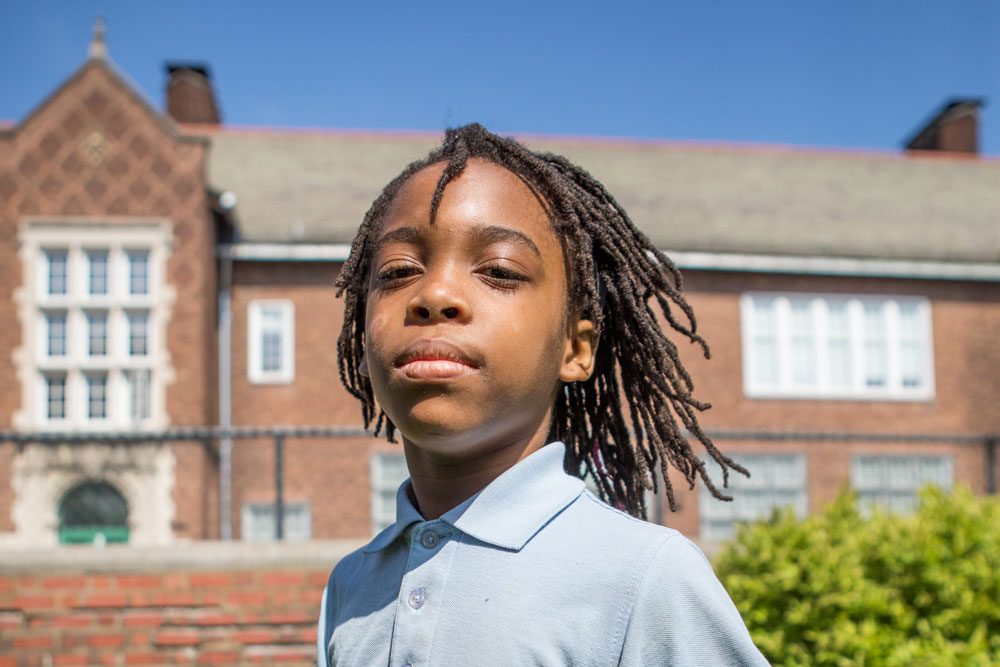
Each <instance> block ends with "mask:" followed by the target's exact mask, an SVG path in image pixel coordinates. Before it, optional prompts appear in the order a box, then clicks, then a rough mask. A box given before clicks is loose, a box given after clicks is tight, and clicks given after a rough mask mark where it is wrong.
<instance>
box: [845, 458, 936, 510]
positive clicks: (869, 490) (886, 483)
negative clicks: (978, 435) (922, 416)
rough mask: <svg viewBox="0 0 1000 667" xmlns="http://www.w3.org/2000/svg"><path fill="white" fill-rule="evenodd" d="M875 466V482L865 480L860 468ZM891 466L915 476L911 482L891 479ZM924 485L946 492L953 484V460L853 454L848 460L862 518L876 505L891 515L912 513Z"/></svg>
mask: <svg viewBox="0 0 1000 667" xmlns="http://www.w3.org/2000/svg"><path fill="white" fill-rule="evenodd" d="M864 463H868V464H869V465H874V466H875V467H876V468H877V469H878V470H877V475H876V477H877V478H878V479H867V477H868V474H867V472H866V471H863V470H862V467H863V464H864ZM892 465H902V466H904V467H908V468H910V472H912V473H914V474H913V475H912V478H911V479H910V480H898V479H895V480H894V479H893V478H892V473H891V471H890V470H889V468H890V466H892ZM927 484H936V485H937V486H939V487H941V488H942V489H944V490H946V491H948V490H950V489H951V487H952V486H953V485H954V484H955V459H954V457H953V456H951V455H950V454H855V455H854V456H852V457H851V488H852V489H854V491H856V492H857V494H858V504H859V506H860V507H861V510H862V512H863V513H865V514H870V513H871V511H872V509H873V508H874V506H876V505H878V506H880V507H882V508H883V509H885V510H888V511H890V512H902V513H906V512H911V511H914V510H915V509H916V508H917V506H918V504H919V497H918V492H919V491H920V489H922V488H923V487H924V486H925V485H927Z"/></svg>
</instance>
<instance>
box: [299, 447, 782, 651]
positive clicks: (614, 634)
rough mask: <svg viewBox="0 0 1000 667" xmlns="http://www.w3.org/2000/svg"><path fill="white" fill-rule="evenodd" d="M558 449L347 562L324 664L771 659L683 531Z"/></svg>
mask: <svg viewBox="0 0 1000 667" xmlns="http://www.w3.org/2000/svg"><path fill="white" fill-rule="evenodd" d="M564 455H565V448H564V446H563V445H562V443H553V444H550V445H547V446H545V447H543V448H542V449H540V450H539V451H537V452H535V453H533V454H532V455H531V456H529V457H527V458H526V459H524V460H523V461H521V462H519V463H518V464H517V465H515V466H514V467H512V468H510V469H509V470H507V471H506V472H505V473H503V474H502V475H501V476H500V477H498V478H497V479H496V480H494V481H493V482H492V483H491V484H490V485H489V486H487V487H486V488H485V489H483V490H482V491H480V492H479V493H478V494H477V495H475V496H473V497H472V498H470V499H469V500H467V501H465V502H464V503H462V504H461V505H459V506H458V507H456V508H454V509H453V510H451V511H449V512H448V513H446V514H444V515H443V516H441V517H440V518H439V519H435V520H434V521H424V519H423V517H421V516H420V513H419V512H417V510H416V508H415V507H414V504H413V501H412V498H411V493H412V491H411V490H410V483H409V481H406V482H404V483H403V485H402V486H401V487H400V488H399V491H398V493H397V497H396V523H395V524H394V525H392V526H390V527H389V528H387V529H385V530H384V531H382V532H381V533H379V535H378V536H376V537H375V539H373V540H372V542H371V543H370V544H369V545H368V546H366V547H364V548H363V549H361V550H359V551H355V552H354V553H352V554H350V555H349V556H347V557H346V558H344V559H343V560H342V561H340V563H338V564H337V566H336V567H335V568H334V570H333V573H332V574H331V575H330V581H329V583H328V584H327V587H326V590H325V591H324V593H323V603H322V610H321V614H320V620H319V657H318V665H319V667H332V666H334V665H336V666H337V667H348V666H350V667H354V666H358V667H371V666H372V665H379V666H381V665H389V666H391V667H406V666H409V667H425V666H427V667H429V666H432V665H433V666H434V667H449V666H453V667H490V666H494V665H495V666H497V667H499V666H501V665H502V666H503V667H513V666H519V665H544V666H552V667H555V666H557V665H558V666H559V667H566V666H567V665H574V666H577V665H581V666H582V665H595V666H597V665H599V666H601V667H606V666H609V665H636V666H639V665H642V666H648V665H766V664H767V661H766V660H765V659H764V657H763V656H762V655H761V654H760V652H759V651H758V650H757V648H756V647H755V646H754V644H753V642H752V641H751V639H750V634H749V633H748V632H747V629H746V626H745V625H744V624H743V620H742V619H741V618H740V615H739V612H738V611H737V610H736V607H735V606H734V605H733V603H732V601H731V600H730V599H729V596H728V595H727V594H726V591H725V590H724V589H723V588H722V585H721V584H720V583H719V580H718V579H717V578H716V577H715V573H714V572H713V571H712V567H711V565H709V563H708V560H706V558H705V556H704V555H702V553H701V551H699V550H698V548H697V547H696V546H695V545H694V544H692V543H691V542H690V541H689V540H687V539H686V538H685V537H683V536H682V535H681V534H680V533H678V532H677V531H675V530H673V529H670V528H665V527H663V526H657V525H654V524H651V523H647V522H645V521H640V520H638V519H635V518H633V517H631V516H629V515H627V514H625V513H623V512H619V511H618V510H615V509H613V508H611V507H609V506H608V505H606V504H604V503H602V502H601V501H600V500H598V499H597V498H596V497H594V496H593V495H592V494H591V493H590V492H589V491H587V490H586V488H585V486H584V483H583V482H582V481H581V480H579V479H577V478H576V477H573V476H571V475H567V474H566V473H565V472H564V471H563V457H564Z"/></svg>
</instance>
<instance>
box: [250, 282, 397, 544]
mask: <svg viewBox="0 0 1000 667" xmlns="http://www.w3.org/2000/svg"><path fill="white" fill-rule="evenodd" d="M339 269H340V265H339V264H334V263H318V262H237V263H236V264H235V266H234V271H233V290H232V313H233V327H232V332H233V334H232V350H233V353H232V354H233V358H232V374H233V375H232V377H233V383H232V386H233V424H234V425H237V426H272V425H335V426H352V427H358V426H361V408H360V404H359V403H358V401H357V400H356V399H354V397H352V396H351V395H350V394H348V393H347V391H346V390H344V388H343V386H342V385H341V383H340V376H339V374H338V371H337V336H338V335H339V334H340V327H341V324H342V322H343V311H344V304H343V300H341V299H335V298H334V288H333V282H334V280H335V279H336V277H337V273H338V271H339ZM257 299H287V300H290V301H291V302H292V303H293V304H294V306H295V350H296V352H295V354H296V359H295V378H294V380H293V381H292V382H291V383H290V384H253V383H251V382H250V381H249V379H248V374H247V326H248V325H247V308H248V305H249V303H250V302H251V301H254V300H257ZM382 447H388V448H392V447H394V446H393V445H387V444H386V443H384V440H383V439H381V438H380V439H372V438H350V439H342V438H338V439H320V438H301V439H294V438H290V439H286V441H285V448H284V451H285V462H284V473H285V476H284V480H285V495H286V498H287V499H288V500H290V501H296V500H308V501H309V502H310V503H311V510H312V519H313V536H314V537H317V538H321V539H325V538H346V537H365V536H370V535H371V481H370V459H371V454H372V452H373V451H374V450H375V449H377V448H382ZM396 447H398V446H396ZM273 498H274V441H273V439H261V440H237V441H236V442H235V443H234V449H233V507H232V516H233V517H234V520H235V523H236V525H235V526H234V532H233V534H234V535H235V536H239V534H240V530H239V528H240V526H239V517H240V508H241V506H242V504H243V503H244V502H248V501H252V502H257V501H271V500H272V499H273Z"/></svg>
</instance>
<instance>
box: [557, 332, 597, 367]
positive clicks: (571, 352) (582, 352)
mask: <svg viewBox="0 0 1000 667" xmlns="http://www.w3.org/2000/svg"><path fill="white" fill-rule="evenodd" d="M596 354H597V341H596V340H594V323H593V322H591V321H590V320H582V319H580V318H579V317H571V318H570V322H569V326H567V328H566V349H565V351H564V352H563V362H562V368H561V369H560V370H559V379H560V380H562V381H563V382H579V381H581V380H586V379H588V378H589V377H590V374H591V373H593V372H594V360H595V358H596Z"/></svg>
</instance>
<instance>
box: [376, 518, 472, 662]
mask: <svg viewBox="0 0 1000 667" xmlns="http://www.w3.org/2000/svg"><path fill="white" fill-rule="evenodd" d="M454 533H455V530H454V528H452V527H451V526H449V525H448V524H447V523H445V522H444V521H441V520H440V519H438V520H435V521H426V522H422V523H416V524H412V525H411V526H410V527H409V528H408V529H407V530H406V532H405V533H404V538H405V539H406V541H407V543H408V545H409V554H408V556H407V559H406V574H404V575H403V579H402V581H401V583H400V587H399V597H398V598H397V599H396V619H395V622H394V623H393V629H392V642H391V646H390V649H389V665H390V666H391V667H396V666H397V665H398V666H399V667H422V666H423V665H430V664H431V660H430V657H431V646H432V643H433V641H434V632H435V629H436V628H437V622H438V619H439V618H440V616H441V609H442V607H443V602H444V599H445V595H446V590H447V586H448V575H449V573H450V572H451V564H452V560H453V559H454V557H455V553H456V551H457V548H458V546H459V545H458V544H457V540H454V539H452V537H453V535H454Z"/></svg>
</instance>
